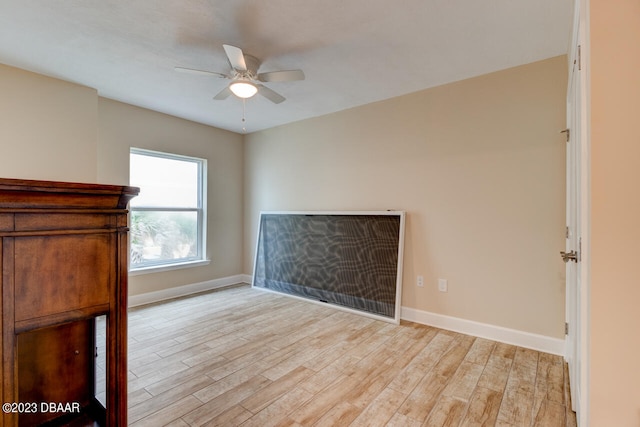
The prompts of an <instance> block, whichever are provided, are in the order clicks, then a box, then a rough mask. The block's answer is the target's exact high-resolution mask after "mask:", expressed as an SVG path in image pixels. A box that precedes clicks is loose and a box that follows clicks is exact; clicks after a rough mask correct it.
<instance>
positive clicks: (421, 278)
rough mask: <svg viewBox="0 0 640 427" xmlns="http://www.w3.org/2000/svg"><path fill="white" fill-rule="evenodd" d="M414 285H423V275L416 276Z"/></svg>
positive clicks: (420, 286)
mask: <svg viewBox="0 0 640 427" xmlns="http://www.w3.org/2000/svg"><path fill="white" fill-rule="evenodd" d="M416 285H418V287H419V288H422V287H424V277H423V276H418V280H417V281H416Z"/></svg>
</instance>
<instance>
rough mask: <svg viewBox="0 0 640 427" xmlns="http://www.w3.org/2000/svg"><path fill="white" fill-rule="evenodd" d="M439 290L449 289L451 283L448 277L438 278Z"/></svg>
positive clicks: (446, 290)
mask: <svg viewBox="0 0 640 427" xmlns="http://www.w3.org/2000/svg"><path fill="white" fill-rule="evenodd" d="M438 290H439V291H440V292H448V291H449V284H448V283H447V279H438Z"/></svg>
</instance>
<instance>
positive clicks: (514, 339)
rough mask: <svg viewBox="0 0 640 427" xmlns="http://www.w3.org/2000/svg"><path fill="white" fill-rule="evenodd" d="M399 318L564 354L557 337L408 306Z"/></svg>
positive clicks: (563, 343) (560, 354)
mask: <svg viewBox="0 0 640 427" xmlns="http://www.w3.org/2000/svg"><path fill="white" fill-rule="evenodd" d="M401 318H402V319H403V320H407V321H410V322H415V323H421V324H423V325H428V326H434V327H436V328H440V329H446V330H449V331H453V332H460V333H462V334H467V335H472V336H474V337H480V338H486V339H490V340H493V341H499V342H503V343H506V344H512V345H517V346H519V347H525V348H529V349H532V350H537V351H541V352H544V353H551V354H555V355H559V356H564V355H565V342H564V340H562V339H559V338H552V337H548V336H545V335H538V334H532V333H530V332H523V331H518V330H516V329H509V328H504V327H502V326H495V325H489V324H486V323H480V322H474V321H472V320H465V319H460V318H457V317H451V316H445V315H442V314H436V313H431V312H428V311H422V310H416V309H414V308H409V307H402V314H401Z"/></svg>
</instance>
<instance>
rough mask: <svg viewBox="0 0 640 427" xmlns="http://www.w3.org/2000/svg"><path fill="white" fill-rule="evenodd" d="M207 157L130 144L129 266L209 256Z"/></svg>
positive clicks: (143, 266)
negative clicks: (137, 191)
mask: <svg viewBox="0 0 640 427" xmlns="http://www.w3.org/2000/svg"><path fill="white" fill-rule="evenodd" d="M206 167H207V161H206V160H204V159H198V158H194V157H185V156H178V155H174V154H167V153H159V152H155V151H147V150H140V149H136V148H132V149H131V153H130V163H129V168H130V170H129V181H130V185H132V186H135V187H140V194H139V195H138V196H137V197H135V198H134V199H133V200H132V201H131V204H130V210H131V231H130V236H131V269H132V270H134V271H135V270H141V269H149V268H154V267H168V266H178V265H183V264H187V263H194V262H198V261H204V260H205V253H206V250H205V228H206V211H205V197H204V195H205V194H206V193H205V183H206V173H207V171H206Z"/></svg>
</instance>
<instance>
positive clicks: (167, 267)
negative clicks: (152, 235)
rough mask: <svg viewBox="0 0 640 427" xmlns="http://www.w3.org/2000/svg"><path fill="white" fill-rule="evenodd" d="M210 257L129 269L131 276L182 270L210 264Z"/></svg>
mask: <svg viewBox="0 0 640 427" xmlns="http://www.w3.org/2000/svg"><path fill="white" fill-rule="evenodd" d="M210 263H211V260H210V259H199V260H196V261H186V262H178V263H175V264H162V265H155V266H154V265H151V266H148V267H140V268H136V269H135V270H129V276H140V275H142V274H151V273H161V272H163V271H171V270H180V269H182V268H191V267H202V266H203V265H209V264H210Z"/></svg>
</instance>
